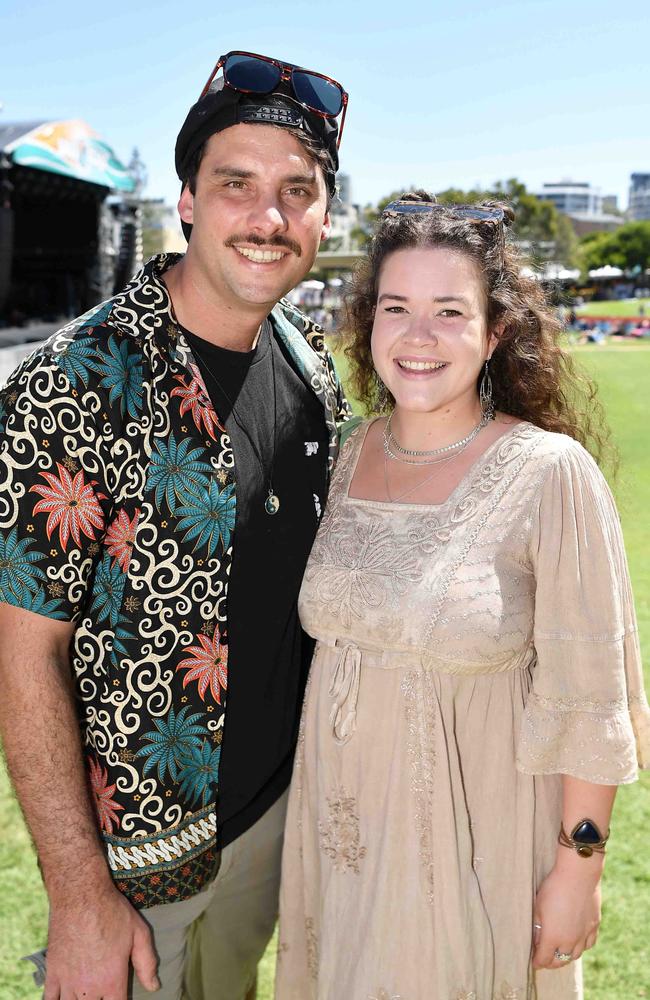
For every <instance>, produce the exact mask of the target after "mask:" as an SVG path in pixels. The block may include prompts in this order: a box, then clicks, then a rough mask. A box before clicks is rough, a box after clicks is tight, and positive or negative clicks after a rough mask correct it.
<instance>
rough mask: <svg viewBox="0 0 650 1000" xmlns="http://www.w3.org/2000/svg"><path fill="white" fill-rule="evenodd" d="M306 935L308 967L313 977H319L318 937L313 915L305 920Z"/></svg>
mask: <svg viewBox="0 0 650 1000" xmlns="http://www.w3.org/2000/svg"><path fill="white" fill-rule="evenodd" d="M305 937H306V938H307V969H308V970H309V975H310V976H311V978H312V979H314V980H316V979H318V938H317V937H316V929H315V927H314V921H313V918H312V917H307V919H306V920H305Z"/></svg>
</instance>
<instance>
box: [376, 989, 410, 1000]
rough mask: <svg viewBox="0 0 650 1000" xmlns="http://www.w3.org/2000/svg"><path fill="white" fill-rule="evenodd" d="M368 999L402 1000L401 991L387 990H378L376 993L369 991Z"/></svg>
mask: <svg viewBox="0 0 650 1000" xmlns="http://www.w3.org/2000/svg"><path fill="white" fill-rule="evenodd" d="M368 1000H403V997H402V994H401V993H389V992H388V990H384V989H381V990H378V991H377V993H369V994H368Z"/></svg>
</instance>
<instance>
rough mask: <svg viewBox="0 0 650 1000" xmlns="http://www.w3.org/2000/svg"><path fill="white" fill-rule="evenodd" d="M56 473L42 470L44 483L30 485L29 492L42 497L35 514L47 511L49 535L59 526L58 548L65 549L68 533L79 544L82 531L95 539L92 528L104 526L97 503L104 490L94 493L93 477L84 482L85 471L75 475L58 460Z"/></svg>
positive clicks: (102, 497)
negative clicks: (41, 484) (43, 484)
mask: <svg viewBox="0 0 650 1000" xmlns="http://www.w3.org/2000/svg"><path fill="white" fill-rule="evenodd" d="M56 466H57V469H58V470H59V475H58V477H57V476H55V475H54V473H53V472H41V473H40V475H41V477H42V478H43V479H44V480H45V481H46V483H47V486H30V488H29V492H30V493H40V495H41V496H42V497H43V499H42V500H39V501H38V503H37V504H36V506H35V507H34V511H33V513H34V514H42V513H46V514H49V515H50V516H49V517H48V519H47V537H48V538H51V537H52V534H53V532H54V531H55V530H56V528H57V527H58V529H59V540H60V543H61V548H62V549H63V551H64V552H65V551H66V548H67V545H68V541H69V540H70V535H72V537H73V539H74V541H75V542H76V544H77V545H78V546H79V547H81V534H82V533H83V534H84V535H86V536H87V537H88V538H90V539H92V540H93V541H94V540H95V531H94V529H95V528H97V529H98V530H101V529H102V528H103V527H104V512H103V511H102V508H101V506H100V504H99V501H100V500H106V496H105V494H104V493H95V491H94V489H93V487H94V486H96V485H97V483H96V482H95V480H94V479H93V480H91V481H90V482H89V483H86V482H84V472H83V470H82V471H81V472H78V473H77V474H76V476H75V477H74V479H73V478H72V476H71V475H70V473H69V472H68V470H67V469H66V467H65V466H64V465H62V464H61V463H60V462H57V463H56Z"/></svg>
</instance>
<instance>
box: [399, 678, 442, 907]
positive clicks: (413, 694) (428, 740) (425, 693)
mask: <svg viewBox="0 0 650 1000" xmlns="http://www.w3.org/2000/svg"><path fill="white" fill-rule="evenodd" d="M401 686H402V694H403V695H404V705H405V711H406V727H407V751H408V755H409V758H410V761H411V790H412V792H413V797H414V799H415V815H416V820H417V826H418V841H419V845H420V861H421V862H422V867H423V868H424V875H425V879H426V887H427V897H428V899H429V902H430V903H432V902H433V894H434V881H435V878H434V865H433V781H434V772H435V765H436V751H435V748H434V727H435V708H434V705H435V694H434V691H433V678H432V676H431V674H429V673H421V672H419V671H418V672H416V671H412V672H410V673H407V674H405V675H404V678H403V679H402V685H401Z"/></svg>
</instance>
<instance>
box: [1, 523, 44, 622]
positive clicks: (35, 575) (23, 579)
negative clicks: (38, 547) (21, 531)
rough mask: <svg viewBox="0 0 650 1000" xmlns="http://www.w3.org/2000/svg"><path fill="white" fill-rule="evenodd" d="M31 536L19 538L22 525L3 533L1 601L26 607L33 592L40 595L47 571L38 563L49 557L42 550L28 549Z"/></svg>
mask: <svg viewBox="0 0 650 1000" xmlns="http://www.w3.org/2000/svg"><path fill="white" fill-rule="evenodd" d="M33 544H34V543H33V541H32V539H31V538H21V539H19V538H18V528H12V529H11V531H10V532H9V534H8V535H5V534H3V533H2V532H0V600H2V601H4V602H5V604H14V605H17V606H20V607H22V605H23V602H24V601H25V600H28V599H29V597H28V595H29V594H37V593H38V591H39V590H40V586H39V581H40V580H45V573H44V572H43V570H42V569H41V568H40V566H37V565H36V563H37V562H40V561H41V559H45V555H44V554H43V553H42V552H28V551H27V550H28V549H29V547H30V545H33Z"/></svg>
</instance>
